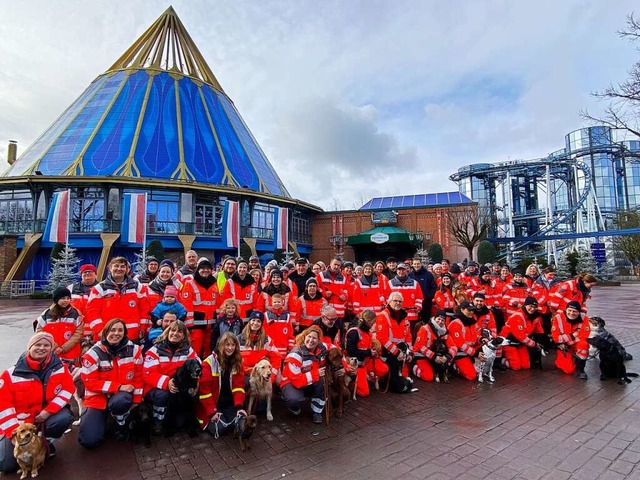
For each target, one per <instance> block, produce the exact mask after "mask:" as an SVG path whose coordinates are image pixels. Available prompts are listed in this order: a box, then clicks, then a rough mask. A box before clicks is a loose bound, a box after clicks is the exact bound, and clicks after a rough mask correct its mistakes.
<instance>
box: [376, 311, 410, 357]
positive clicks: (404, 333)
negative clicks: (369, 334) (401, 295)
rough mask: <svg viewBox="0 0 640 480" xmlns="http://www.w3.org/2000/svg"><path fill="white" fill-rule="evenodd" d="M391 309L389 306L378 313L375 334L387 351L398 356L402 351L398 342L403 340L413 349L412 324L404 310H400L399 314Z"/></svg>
mask: <svg viewBox="0 0 640 480" xmlns="http://www.w3.org/2000/svg"><path fill="white" fill-rule="evenodd" d="M390 310H391V309H390V308H389V307H387V308H385V309H384V310H383V311H382V312H380V313H378V314H377V315H376V323H375V327H374V336H375V338H376V339H377V340H378V341H379V342H380V343H381V344H382V347H383V348H384V349H385V350H386V351H387V352H389V353H390V354H391V355H394V356H396V355H398V354H399V353H400V350H399V349H398V344H399V343H401V342H405V343H406V344H407V345H408V347H409V350H411V340H412V339H411V325H410V324H409V320H407V313H406V312H405V311H404V310H400V311H399V312H400V313H399V314H398V313H391V311H390ZM393 316H395V317H399V318H392V317H393Z"/></svg>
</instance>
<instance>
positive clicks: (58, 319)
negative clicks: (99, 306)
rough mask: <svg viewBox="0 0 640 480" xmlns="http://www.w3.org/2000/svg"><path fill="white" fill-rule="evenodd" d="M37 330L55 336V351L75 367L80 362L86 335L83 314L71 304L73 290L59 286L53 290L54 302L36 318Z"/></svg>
mask: <svg viewBox="0 0 640 480" xmlns="http://www.w3.org/2000/svg"><path fill="white" fill-rule="evenodd" d="M34 323H35V330H36V332H47V333H50V334H51V335H52V336H53V340H54V341H55V343H56V347H55V348H54V350H53V353H55V354H56V355H58V357H60V358H61V359H62V360H65V361H67V362H69V364H70V365H73V366H74V367H76V366H78V365H79V364H80V363H79V362H80V342H81V341H82V337H83V335H84V320H83V318H82V314H81V313H80V312H79V311H78V310H76V309H75V308H74V307H73V306H72V305H71V292H70V291H69V289H68V288H65V287H58V288H56V289H55V290H54V291H53V304H52V305H51V306H50V307H49V308H47V309H46V310H45V311H44V312H42V314H41V315H40V316H39V317H38V318H37V319H36V321H35V322H34Z"/></svg>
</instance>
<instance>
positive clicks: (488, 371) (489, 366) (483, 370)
mask: <svg viewBox="0 0 640 480" xmlns="http://www.w3.org/2000/svg"><path fill="white" fill-rule="evenodd" d="M482 338H483V339H486V340H487V341H486V342H484V344H483V345H482V347H480V351H481V352H482V354H483V355H484V360H479V359H476V363H475V367H476V372H477V373H478V381H479V382H480V383H482V382H483V381H484V378H483V377H487V378H488V379H489V381H490V382H495V381H496V379H495V378H494V377H493V362H494V361H495V359H496V351H497V350H498V348H500V347H501V346H502V345H507V344H508V343H509V342H508V340H506V339H505V338H503V337H496V338H491V334H490V332H489V330H487V329H484V330H483V331H482Z"/></svg>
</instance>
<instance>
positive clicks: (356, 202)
mask: <svg viewBox="0 0 640 480" xmlns="http://www.w3.org/2000/svg"><path fill="white" fill-rule="evenodd" d="M368 201H369V199H368V198H367V197H365V196H364V195H363V194H362V193H361V194H360V195H358V198H356V199H355V200H354V201H353V209H354V210H360V207H362V206H363V205H364V204H365V203H367V202H368Z"/></svg>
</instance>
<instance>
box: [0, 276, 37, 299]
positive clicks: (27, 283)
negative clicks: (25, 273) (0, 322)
mask: <svg viewBox="0 0 640 480" xmlns="http://www.w3.org/2000/svg"><path fill="white" fill-rule="evenodd" d="M35 291H36V281H35V280H11V281H8V282H2V283H1V284H0V297H5V298H6V297H8V298H16V297H28V296H29V295H32V294H33V293H34V292H35Z"/></svg>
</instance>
